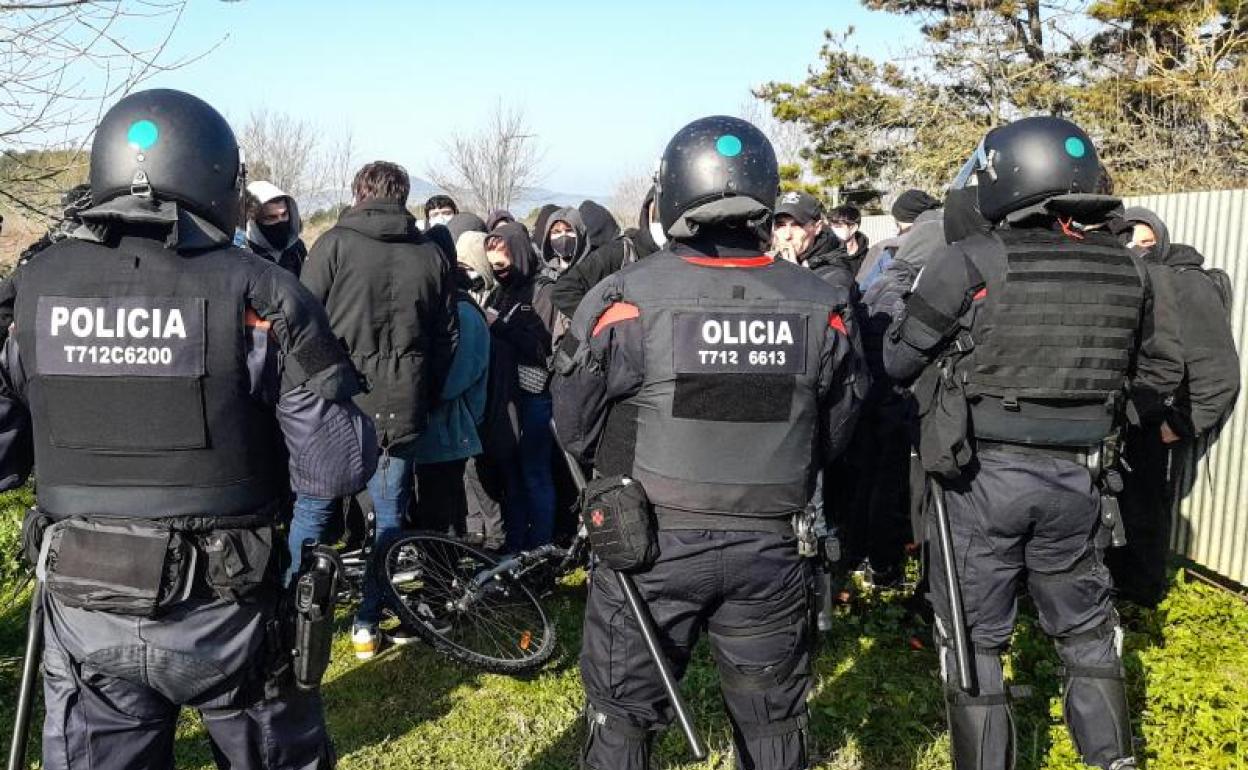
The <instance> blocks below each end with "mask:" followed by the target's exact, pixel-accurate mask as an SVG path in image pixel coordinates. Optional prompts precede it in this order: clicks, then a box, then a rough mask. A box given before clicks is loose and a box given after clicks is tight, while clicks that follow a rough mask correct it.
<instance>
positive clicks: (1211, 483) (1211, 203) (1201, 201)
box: [861, 190, 1248, 585]
mask: <svg viewBox="0 0 1248 770" xmlns="http://www.w3.org/2000/svg"><path fill="white" fill-rule="evenodd" d="M1126 203H1127V205H1128V206H1145V207H1147V208H1150V209H1152V210H1153V211H1155V212H1157V214H1158V215H1159V216H1160V217H1161V219H1162V220H1163V221H1164V222H1165V223H1166V224H1167V225H1168V226H1169V227H1170V238H1171V240H1172V241H1173V242H1175V243H1186V244H1190V245H1192V246H1195V247H1196V249H1197V250H1198V251H1199V252H1200V253H1201V254H1203V255H1204V256H1205V264H1206V266H1208V267H1220V268H1222V269H1223V270H1225V271H1226V272H1227V273H1228V274H1230V276H1231V280H1232V281H1233V282H1234V284H1235V312H1234V319H1233V325H1234V331H1235V343H1236V346H1237V347H1238V348H1239V350H1240V351H1243V350H1244V340H1245V339H1248V190H1222V191H1218V192H1201V193H1179V194H1174V195H1149V196H1145V197H1141V198H1128V199H1127V201H1126ZM861 229H862V231H863V232H864V233H866V234H867V236H868V237H869V238H870V239H871V241H872V242H873V243H874V242H876V241H877V240H882V239H884V238H888V237H891V236H892V235H894V234H895V233H896V226H895V225H894V223H893V218H892V217H890V216H872V217H863V220H862V228H861ZM1246 365H1248V356H1243V355H1241V357H1240V379H1241V381H1243V382H1245V383H1248V367H1246ZM1246 400H1248V396H1241V398H1240V401H1239V405H1238V407H1237V408H1236V410H1235V414H1234V415H1233V416H1232V417H1231V421H1230V422H1229V423H1228V424H1227V425H1226V427H1225V428H1224V429H1223V431H1222V436H1221V438H1220V439H1219V441H1218V443H1217V444H1216V445H1215V446H1214V447H1213V448H1212V449H1211V450H1210V451H1209V452H1208V454H1207V455H1206V456H1205V458H1204V459H1203V460H1202V461H1201V462H1200V463H1199V465H1198V467H1194V468H1187V469H1183V477H1182V480H1181V482H1180V483H1181V485H1182V488H1188V487H1190V489H1191V492H1190V494H1189V495H1188V496H1187V497H1186V499H1184V500H1183V501H1182V502H1181V503H1180V505H1179V506H1178V507H1177V510H1175V511H1174V512H1173V516H1174V527H1173V536H1172V539H1171V546H1172V547H1173V548H1174V550H1175V552H1176V553H1178V554H1180V555H1182V556H1185V557H1187V558H1189V559H1191V560H1192V561H1194V562H1196V563H1197V564H1200V565H1201V566H1204V567H1207V568H1209V569H1210V570H1212V571H1214V572H1216V573H1218V574H1219V575H1223V576H1225V577H1228V578H1230V579H1232V580H1234V581H1236V582H1238V583H1241V584H1245V585H1248V446H1246V443H1248V441H1246V439H1248V406H1245V401H1246Z"/></svg>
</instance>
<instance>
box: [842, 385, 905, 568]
mask: <svg viewBox="0 0 1248 770" xmlns="http://www.w3.org/2000/svg"><path fill="white" fill-rule="evenodd" d="M912 416H913V409H912V406H911V404H910V397H909V395H908V394H907V395H906V396H902V395H899V394H896V393H894V392H892V391H891V389H889V390H886V391H881V392H876V391H875V390H873V391H872V393H871V396H870V399H869V400H868V402H867V404H866V405H865V407H864V409H863V414H862V416H861V417H860V418H859V421H858V428H857V430H855V432H854V436H853V439H852V440H851V442H850V445H849V448H848V450H847V451H846V452H845V454H843V455H842V456H841V457H839V458H837V459H836V460H835V461H834V462H833V463H832V464H831V465H830V466H829V468H828V470H827V471H826V472H825V474H824V481H823V496H824V501H825V502H824V510H825V511H827V512H828V514H829V524H830V525H831V526H832V527H835V529H836V531H837V534H838V536H839V538H840V540H841V548H842V551H843V554H844V556H843V557H842V563H843V564H844V565H845V566H846V567H847V568H851V569H852V568H854V567H856V566H857V565H858V563H859V562H861V561H862V560H863V559H867V560H869V561H870V562H871V568H872V569H873V570H875V571H876V572H889V571H891V570H894V569H896V568H898V567H899V566H900V564H901V562H902V560H903V559H904V558H905V545H906V542H907V541H908V540H909V539H910V535H911V527H910V495H911V491H910V447H911V443H912V438H911V434H912V430H913V428H912V424H911V423H912V419H911V418H912ZM915 494H921V487H920V489H919V490H917V491H916V492H915Z"/></svg>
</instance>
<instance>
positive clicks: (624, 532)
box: [580, 476, 818, 573]
mask: <svg viewBox="0 0 1248 770" xmlns="http://www.w3.org/2000/svg"><path fill="white" fill-rule="evenodd" d="M580 509H581V524H582V526H583V527H584V528H585V532H586V535H587V536H588V538H589V543H590V545H591V546H592V547H593V550H594V554H595V555H596V556H597V557H598V558H599V560H601V561H602V562H603V563H604V564H606V565H607V566H608V567H610V568H611V569H613V570H617V571H619V572H630V573H631V572H644V571H645V570H648V569H649V568H650V567H651V566H653V564H654V562H655V561H656V560H657V559H658V557H659V541H658V534H657V530H658V529H659V528H660V527H659V526H658V523H657V520H656V517H655V512H654V506H653V505H652V504H651V502H650V498H649V497H648V496H647V495H646V490H645V489H644V488H643V487H642V486H641V484H640V483H639V482H638V481H637V480H636V479H632V478H629V477H627V476H602V477H599V478H596V479H593V480H591V481H590V482H589V483H588V484H587V485H586V486H585V489H584V490H583V491H582V492H581V500H580ZM708 517H709V518H718V520H719V522H720V523H722V519H723V517H711V516H710V515H708ZM736 521H739V522H740V525H741V528H745V529H749V528H751V527H752V526H758V527H761V526H763V524H764V523H765V524H767V525H771V526H778V527H782V528H784V529H788V527H790V526H791V527H792V532H793V535H794V537H796V538H797V547H798V553H799V554H800V555H801V556H807V557H813V556H815V555H816V553H817V552H818V538H817V537H816V535H815V526H814V525H815V513H814V511H813V510H806V511H801V512H799V513H796V514H794V515H793V517H792V518H791V519H790V520H789V521H788V522H777V521H776V520H774V519H748V518H747V517H737V518H736ZM749 522H753V524H751V523H749ZM771 526H769V527H768V529H771Z"/></svg>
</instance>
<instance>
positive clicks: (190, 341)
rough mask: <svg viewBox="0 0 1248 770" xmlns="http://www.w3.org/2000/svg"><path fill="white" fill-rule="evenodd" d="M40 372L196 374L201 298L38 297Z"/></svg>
mask: <svg viewBox="0 0 1248 770" xmlns="http://www.w3.org/2000/svg"><path fill="white" fill-rule="evenodd" d="M35 323H36V325H37V328H36V330H35V340H36V348H35V352H36V356H37V359H38V365H37V369H38V372H39V374H41V375H70V376H78V377H199V376H202V375H203V373H204V357H205V352H204V300H203V299H200V298H193V297H40V298H39V305H38V307H37V309H36V316H35Z"/></svg>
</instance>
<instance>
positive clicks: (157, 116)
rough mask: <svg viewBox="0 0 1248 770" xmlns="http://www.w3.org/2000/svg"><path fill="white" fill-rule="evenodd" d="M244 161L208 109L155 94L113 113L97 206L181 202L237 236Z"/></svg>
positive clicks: (103, 126)
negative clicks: (120, 200) (142, 200)
mask: <svg viewBox="0 0 1248 770" xmlns="http://www.w3.org/2000/svg"><path fill="white" fill-rule="evenodd" d="M242 168H243V167H242V156H241V153H240V152H239V149H238V141H237V140H236V139H235V138H234V132H233V131H232V130H231V129H230V124H229V123H226V122H225V118H223V117H222V116H221V113H219V112H217V111H216V110H215V109H213V108H212V106H211V105H209V104H208V103H207V102H205V101H203V100H202V99H199V98H197V97H194V96H191V95H190V94H188V93H183V92H182V91H174V90H171V89H164V88H158V89H152V90H150V91H139V92H137V93H133V94H130V95H129V96H127V97H126V98H124V99H122V100H121V101H119V102H117V104H115V105H113V108H112V109H110V110H109V111H108V112H107V113H106V114H105V115H104V120H103V121H101V122H100V126H99V128H97V129H96V131H95V140H94V141H93V142H92V143H91V198H92V200H93V201H94V203H95V204H96V205H99V204H101V203H105V202H107V201H109V200H112V199H113V198H117V197H119V196H122V195H139V196H145V197H146V196H150V197H153V198H155V199H157V200H168V201H176V202H177V203H180V204H182V205H183V206H185V207H186V208H187V209H190V210H191V211H192V212H194V213H195V214H198V215H199V216H201V217H203V218H204V219H206V220H208V221H209V222H211V223H212V224H213V225H215V226H216V227H218V228H220V229H221V230H222V231H223V232H225V233H228V234H233V232H234V227H235V225H236V224H237V223H238V215H239V196H240V194H241V191H242V183H243V178H242V177H243V173H242Z"/></svg>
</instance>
